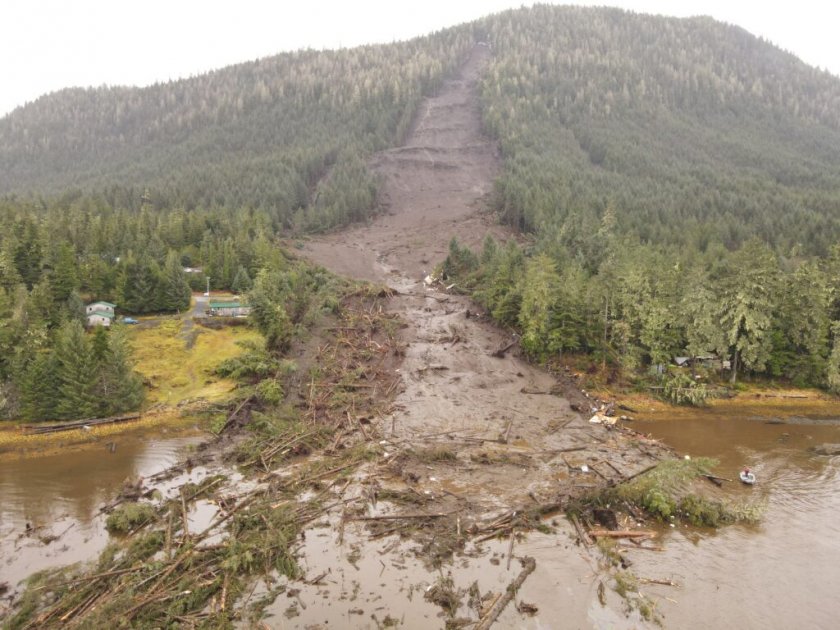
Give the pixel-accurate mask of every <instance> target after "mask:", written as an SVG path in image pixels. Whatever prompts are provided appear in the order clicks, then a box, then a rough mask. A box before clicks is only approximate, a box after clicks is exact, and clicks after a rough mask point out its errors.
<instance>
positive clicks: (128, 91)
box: [0, 30, 472, 229]
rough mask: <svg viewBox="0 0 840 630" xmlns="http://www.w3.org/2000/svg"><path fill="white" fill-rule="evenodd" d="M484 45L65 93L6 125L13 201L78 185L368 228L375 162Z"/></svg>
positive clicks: (416, 45) (303, 54)
mask: <svg viewBox="0 0 840 630" xmlns="http://www.w3.org/2000/svg"><path fill="white" fill-rule="evenodd" d="M471 46H472V41H471V37H470V34H469V33H468V32H466V31H463V30H461V31H458V30H450V31H446V32H443V33H439V34H437V35H432V36H429V37H423V38H418V39H416V40H412V41H411V42H406V43H401V44H393V45H386V46H366V47H360V48H354V49H351V50H339V51H323V52H319V51H300V52H295V53H289V54H282V55H278V56H275V57H269V58H266V59H262V60H258V61H254V62H251V63H244V64H241V65H237V66H232V67H229V68H225V69H223V70H218V71H216V72H211V73H209V74H205V75H202V76H198V77H194V78H190V79H184V80H180V81H174V82H169V83H165V84H157V85H154V86H151V87H147V88H107V87H101V88H93V89H68V90H63V91H61V92H57V93H55V94H51V95H48V96H44V97H42V98H40V99H38V100H36V101H35V102H34V103H31V104H29V105H27V106H25V107H21V108H18V109H17V110H15V111H14V112H12V113H11V114H9V115H8V116H6V117H5V118H4V119H2V121H0V192H17V193H21V192H27V191H32V190H34V191H38V192H46V193H56V192H63V191H64V190H66V189H67V188H71V187H73V188H76V187H78V188H81V189H83V190H86V191H91V190H95V191H104V192H105V194H106V199H107V201H108V202H109V203H110V204H111V205H115V206H117V207H126V206H127V207H133V208H137V207H139V204H140V196H141V194H142V193H143V191H144V190H146V189H148V190H149V191H150V195H151V200H152V201H153V203H154V205H155V206H157V207H180V208H184V209H187V210H191V209H193V208H196V207H204V208H209V207H225V208H228V209H238V208H242V207H255V208H262V209H267V210H270V211H271V214H272V216H273V217H274V218H275V219H276V220H277V221H278V222H279V223H280V224H281V225H283V226H285V227H289V226H291V225H292V224H293V223H294V224H295V225H296V226H298V227H303V228H305V229H319V228H323V227H331V226H333V225H336V224H341V223H344V222H347V221H349V220H358V219H361V218H363V217H364V216H366V214H367V213H368V212H369V211H370V210H371V208H372V207H373V199H374V196H373V195H374V182H373V180H372V178H371V176H370V174H369V173H368V172H367V170H366V168H365V164H364V159H363V158H364V156H365V155H367V154H369V153H371V152H372V151H374V150H376V149H381V148H385V147H387V146H391V145H393V144H395V143H398V142H399V141H400V138H401V137H402V135H403V133H404V132H405V130H406V129H407V127H408V126H409V125H410V123H411V120H412V118H413V115H414V112H415V109H416V107H417V105H418V104H419V102H420V100H421V99H422V97H423V96H424V95H425V94H428V93H429V91H431V90H433V89H434V88H435V86H436V85H437V84H438V83H439V81H440V80H441V78H442V77H443V76H444V75H445V74H446V73H448V72H450V71H451V70H452V69H453V68H454V67H457V66H458V65H459V64H460V63H461V61H462V60H463V56H464V53H465V52H466V51H467V50H469V48H471ZM327 174H328V175H329V176H328V177H325V175H327ZM316 189H317V190H316ZM298 211H300V212H298ZM296 213H297V214H296Z"/></svg>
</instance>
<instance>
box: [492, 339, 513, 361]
mask: <svg viewBox="0 0 840 630" xmlns="http://www.w3.org/2000/svg"><path fill="white" fill-rule="evenodd" d="M515 345H516V339H514V340H513V341H511V342H510V343H509V344H508V345H506V346H505V347H503V348H499V349H498V350H496V351H495V352H493V353H492V354H491V355H490V356H493V357H496V358H497V359H503V358H504V357H505V353H506V352H507V351H508V350H510V349H511V348H513V346H515Z"/></svg>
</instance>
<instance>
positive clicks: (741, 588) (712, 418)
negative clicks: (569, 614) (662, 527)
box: [632, 406, 840, 628]
mask: <svg viewBox="0 0 840 630" xmlns="http://www.w3.org/2000/svg"><path fill="white" fill-rule="evenodd" d="M791 410H792V411H794V412H795V406H792V408H791ZM634 428H636V429H638V430H640V431H646V432H650V433H651V434H652V435H654V436H655V437H657V438H660V439H662V440H664V441H665V442H666V443H668V444H670V445H671V446H673V447H674V448H676V449H677V450H678V452H679V453H680V454H688V455H689V456H693V457H697V456H708V457H713V458H715V459H717V460H719V464H718V466H717V468H716V472H717V474H719V475H720V476H721V477H729V478H732V479H736V478H737V474H738V471H739V470H740V469H741V468H742V467H743V466H750V468H751V469H752V470H753V471H754V472H755V474H756V477H757V483H756V485H755V486H753V487H748V486H745V485H743V484H741V483H737V482H736V483H725V484H724V492H725V497H726V498H727V499H728V500H731V501H744V502H756V503H760V504H764V505H765V506H766V507H765V513H764V516H763V518H762V520H761V522H760V524H758V525H755V526H733V527H726V528H723V529H720V530H718V531H716V532H711V531H702V530H700V531H698V530H697V529H689V528H686V529H684V530H674V531H672V532H671V533H670V534H668V535H667V536H666V537H665V539H664V541H663V543H664V546H665V551H664V552H663V553H660V554H652V553H651V554H648V553H647V552H637V553H635V555H633V556H632V558H633V560H634V561H635V564H634V567H633V569H634V570H635V571H636V573H637V574H638V575H641V576H645V577H648V578H657V579H670V580H673V581H675V582H678V583H680V584H681V585H682V586H681V588H679V589H674V588H669V587H658V586H656V587H650V590H651V594H654V595H655V599H656V600H657V601H658V608H659V610H660V612H661V613H662V614H663V615H664V617H665V625H666V627H670V628H837V627H840V598H838V597H837V588H838V586H840V457H820V456H816V455H813V454H812V453H810V452H809V451H808V449H809V448H810V447H811V446H814V445H818V444H822V443H837V442H840V427H838V426H835V425H832V424H820V425H809V424H806V423H796V424H768V423H767V419H765V418H761V417H755V416H754V415H753V414H751V413H745V414H739V413H737V412H730V413H725V414H722V413H720V412H718V411H715V410H713V409H709V410H702V409H701V410H697V411H696V412H694V413H691V414H685V413H681V414H680V418H679V419H678V420H667V419H666V420H639V421H636V422H634ZM651 556H653V557H651Z"/></svg>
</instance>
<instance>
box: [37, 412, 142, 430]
mask: <svg viewBox="0 0 840 630" xmlns="http://www.w3.org/2000/svg"><path fill="white" fill-rule="evenodd" d="M139 417H140V414H139V413H129V414H124V415H121V416H110V417H108V418H88V419H87V420H73V421H72V422H62V423H61V424H49V425H38V424H25V425H23V430H24V433H25V434H26V435H39V434H42V433H59V432H61V431H73V430H74V429H84V428H85V427H94V426H99V425H100V424H117V423H119V422H128V421H129V420H137V419H138V418H139Z"/></svg>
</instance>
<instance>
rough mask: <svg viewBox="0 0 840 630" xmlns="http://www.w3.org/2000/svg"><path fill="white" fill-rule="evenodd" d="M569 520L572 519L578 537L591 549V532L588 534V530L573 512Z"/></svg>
mask: <svg viewBox="0 0 840 630" xmlns="http://www.w3.org/2000/svg"><path fill="white" fill-rule="evenodd" d="M569 520H570V521H572V525H574V526H575V530H576V531H577V535H578V538H579V539H580V541H581V542H582V543H583V546H584V547H586V548H587V549H589V547H591V546H592V541H591V540H590V539H589V534H587V533H586V530H585V529H584V528H583V527H582V526H581V524H580V521H579V520H578V517H577V516H576V515H575V514H571V515H569Z"/></svg>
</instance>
